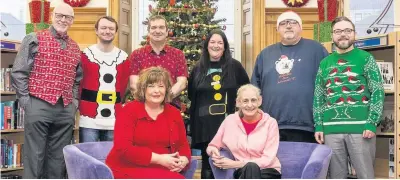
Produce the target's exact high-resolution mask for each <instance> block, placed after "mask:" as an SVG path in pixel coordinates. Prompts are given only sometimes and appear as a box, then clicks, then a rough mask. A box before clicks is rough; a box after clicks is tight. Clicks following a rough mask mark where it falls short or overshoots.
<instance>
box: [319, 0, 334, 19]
mask: <svg viewBox="0 0 400 180" xmlns="http://www.w3.org/2000/svg"><path fill="white" fill-rule="evenodd" d="M317 3H318V17H319V21H320V22H325V21H333V20H334V19H335V18H336V16H337V13H338V1H337V0H318V1H317ZM325 6H326V8H325Z"/></svg>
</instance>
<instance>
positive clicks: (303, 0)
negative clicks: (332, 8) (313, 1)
mask: <svg viewBox="0 0 400 180" xmlns="http://www.w3.org/2000/svg"><path fill="white" fill-rule="evenodd" d="M282 1H283V3H285V5H286V6H288V7H302V6H304V5H306V4H307V3H308V0H282Z"/></svg>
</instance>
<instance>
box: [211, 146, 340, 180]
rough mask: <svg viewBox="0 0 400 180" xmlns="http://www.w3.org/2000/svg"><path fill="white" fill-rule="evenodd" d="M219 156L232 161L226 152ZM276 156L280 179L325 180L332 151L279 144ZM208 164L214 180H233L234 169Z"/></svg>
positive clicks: (231, 156)
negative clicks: (280, 172) (280, 167)
mask: <svg viewBox="0 0 400 180" xmlns="http://www.w3.org/2000/svg"><path fill="white" fill-rule="evenodd" d="M221 155H222V156H224V157H227V158H230V159H234V157H233V155H232V154H231V153H230V152H229V151H227V150H221ZM277 156H278V159H279V161H280V162H281V164H282V179H292V178H294V179H325V178H326V175H327V173H328V167H329V162H330V160H331V156H332V150H331V149H330V148H329V147H327V146H325V145H320V144H314V143H302V142H280V143H279V149H278V155H277ZM209 163H210V165H211V169H212V171H213V173H214V177H215V178H216V179H233V172H234V171H235V170H234V169H225V170H224V169H219V168H217V167H215V166H214V165H213V164H212V160H211V158H210V159H209Z"/></svg>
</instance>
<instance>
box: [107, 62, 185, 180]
mask: <svg viewBox="0 0 400 180" xmlns="http://www.w3.org/2000/svg"><path fill="white" fill-rule="evenodd" d="M170 90H171V80H170V76H169V73H168V72H167V71H166V70H165V69H163V68H160V67H152V68H148V69H145V70H143V71H142V72H141V73H140V75H139V82H138V88H137V92H135V94H134V96H135V99H136V100H135V101H132V102H129V103H127V104H125V106H124V107H123V108H122V111H120V113H119V114H117V117H116V122H115V129H114V146H113V148H112V150H111V152H110V154H109V155H108V157H107V159H106V164H107V165H108V166H109V167H110V168H111V170H112V172H113V175H114V178H118V179H122V178H123V179H126V178H128V179H133V178H140V179H147V178H151V179H159V178H163V179H166V178H173V179H178V178H182V179H183V178H184V176H183V175H181V174H180V172H181V171H182V170H184V169H185V168H186V167H187V165H188V164H189V162H190V157H191V154H190V147H189V144H188V141H187V139H186V131H185V126H184V123H183V119H182V117H181V113H180V112H179V110H178V109H176V108H175V107H173V106H172V105H170V104H169V102H170V100H171V94H170Z"/></svg>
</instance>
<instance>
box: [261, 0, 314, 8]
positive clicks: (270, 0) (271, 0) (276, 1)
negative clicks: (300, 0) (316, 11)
mask: <svg viewBox="0 0 400 180" xmlns="http://www.w3.org/2000/svg"><path fill="white" fill-rule="evenodd" d="M265 7H267V8H284V7H287V6H286V5H285V3H283V1H282V0H265ZM303 7H308V8H317V7H318V5H317V0H309V1H308V3H307V4H306V5H305V6H303Z"/></svg>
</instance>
